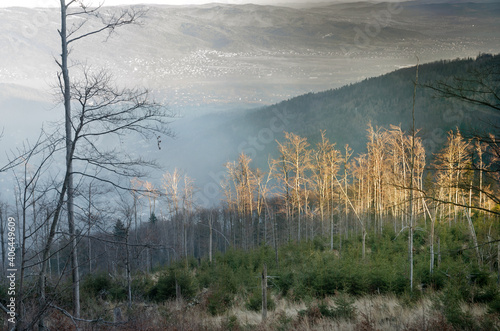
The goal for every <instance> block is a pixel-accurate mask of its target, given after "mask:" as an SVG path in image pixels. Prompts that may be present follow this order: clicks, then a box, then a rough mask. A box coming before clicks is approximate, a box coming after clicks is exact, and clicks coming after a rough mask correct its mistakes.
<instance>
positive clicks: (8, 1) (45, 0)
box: [0, 0, 333, 8]
mask: <svg viewBox="0 0 500 331" xmlns="http://www.w3.org/2000/svg"><path fill="white" fill-rule="evenodd" d="M323 1H324V0H319V1H318V0H288V1H286V0H85V3H87V4H92V5H97V4H99V3H100V2H104V3H105V5H106V6H117V5H130V4H139V3H147V4H164V5H190V4H203V3H211V2H219V3H234V4H242V3H266V4H272V3H283V2H301V3H308V2H323ZM331 2H333V1H331ZM59 4H60V2H59V0H0V8H5V7H58V6H59Z"/></svg>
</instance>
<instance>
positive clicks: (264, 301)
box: [262, 263, 267, 322]
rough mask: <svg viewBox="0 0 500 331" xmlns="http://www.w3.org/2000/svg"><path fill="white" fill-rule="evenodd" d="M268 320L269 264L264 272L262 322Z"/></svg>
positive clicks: (265, 265)
mask: <svg viewBox="0 0 500 331" xmlns="http://www.w3.org/2000/svg"><path fill="white" fill-rule="evenodd" d="M266 318H267V264H265V263H264V269H263V270H262V322H264V321H265V320H266Z"/></svg>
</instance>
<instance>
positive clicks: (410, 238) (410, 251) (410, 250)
mask: <svg viewBox="0 0 500 331" xmlns="http://www.w3.org/2000/svg"><path fill="white" fill-rule="evenodd" d="M417 84H418V58H417V73H416V78H415V86H414V90H413V107H412V111H411V114H412V133H411V136H412V141H411V161H410V162H411V163H410V203H409V208H408V213H409V216H410V226H409V235H408V254H409V255H410V257H409V258H410V291H413V222H414V217H413V177H414V173H415V169H414V168H415V134H416V132H415V98H416V94H417Z"/></svg>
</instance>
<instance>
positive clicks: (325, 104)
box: [226, 55, 500, 166]
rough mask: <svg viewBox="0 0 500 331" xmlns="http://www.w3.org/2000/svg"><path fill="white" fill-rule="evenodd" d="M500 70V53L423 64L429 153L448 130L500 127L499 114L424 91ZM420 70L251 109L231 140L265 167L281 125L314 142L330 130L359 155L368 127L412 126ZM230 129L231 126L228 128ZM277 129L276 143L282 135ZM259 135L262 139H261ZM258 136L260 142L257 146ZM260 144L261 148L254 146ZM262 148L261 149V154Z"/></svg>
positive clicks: (423, 123) (421, 113)
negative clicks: (477, 72)
mask: <svg viewBox="0 0 500 331" xmlns="http://www.w3.org/2000/svg"><path fill="white" fill-rule="evenodd" d="M494 66H497V67H498V66H500V55H496V56H488V55H483V56H480V57H478V58H477V59H464V60H454V61H439V62H433V63H429V64H424V65H420V66H419V72H418V75H419V77H418V83H419V86H418V88H417V93H416V104H415V121H416V127H417V129H420V132H419V135H420V136H421V137H422V138H423V140H424V144H425V145H426V147H427V153H428V155H431V153H435V152H437V150H435V149H436V148H441V146H442V143H443V142H444V139H445V135H446V132H447V131H449V130H451V129H454V128H456V127H458V128H459V129H461V130H462V131H466V132H471V131H473V130H487V128H488V126H489V125H490V124H492V123H500V114H492V113H490V112H487V111H485V109H481V108H478V107H474V106H471V105H467V104H464V103H461V102H458V101H455V100H446V99H442V98H436V97H435V94H434V92H433V91H432V90H430V89H428V88H424V87H422V85H425V84H432V83H435V82H438V81H449V80H452V79H453V77H467V76H468V75H470V73H471V71H472V70H481V71H485V72H488V71H490V70H491V68H493V67H494ZM415 74H416V68H415V67H412V68H405V69H400V70H397V71H394V72H392V73H389V74H386V75H383V76H380V77H376V78H370V79H366V80H364V81H362V82H360V83H357V84H352V85H348V86H344V87H342V88H339V89H334V90H329V91H325V92H321V93H309V94H306V95H302V96H299V97H296V98H293V99H290V100H287V101H283V102H281V103H279V104H276V105H273V106H270V107H265V108H261V109H257V110H252V111H248V112H247V113H246V114H245V115H244V116H242V118H241V119H238V120H235V121H234V122H233V124H232V125H231V126H230V127H229V130H230V132H228V134H229V135H231V136H237V137H239V138H238V139H236V141H240V142H242V143H240V144H238V145H239V146H240V148H239V149H240V150H244V151H246V152H247V153H250V154H252V153H253V152H257V153H256V156H257V157H256V159H257V162H258V164H259V165H260V166H262V165H263V164H265V162H266V160H267V155H268V154H269V153H271V154H275V153H276V143H275V142H274V141H273V142H268V143H266V141H268V140H269V139H267V137H268V133H269V132H271V131H273V130H269V128H270V129H275V128H277V127H279V126H281V125H282V123H283V121H282V120H281V118H282V116H287V117H286V118H287V119H286V120H285V122H286V123H285V125H283V129H284V130H285V131H291V132H294V133H296V134H299V135H301V136H304V137H307V138H308V140H309V143H311V144H314V143H315V142H317V141H318V139H319V137H320V130H326V132H327V136H328V137H329V139H330V141H332V142H336V143H337V146H338V148H343V146H344V145H345V144H349V145H350V146H351V147H353V148H354V152H355V154H357V153H359V152H363V151H364V150H365V145H366V129H367V126H368V123H370V122H371V123H372V125H373V126H374V127H375V126H384V127H387V128H388V127H389V125H391V124H393V125H401V126H402V128H403V130H406V131H409V129H410V128H411V122H412V118H411V111H412V100H413V89H414V81H415ZM226 128H227V126H226ZM275 131H276V130H274V131H273V135H274V138H275V139H280V137H281V136H282V135H281V134H280V133H277V132H275ZM259 133H260V135H261V137H260V140H259ZM252 137H257V143H254V144H253V143H252V141H251V139H252ZM256 144H258V145H259V146H257V147H255V146H256ZM261 147H264V148H262V149H261V150H259V149H260V148H261Z"/></svg>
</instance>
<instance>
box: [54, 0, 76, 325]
mask: <svg viewBox="0 0 500 331" xmlns="http://www.w3.org/2000/svg"><path fill="white" fill-rule="evenodd" d="M66 9H67V7H66V1H65V0H61V30H60V32H59V35H60V36H61V49H62V51H61V71H62V77H63V88H64V89H63V95H64V113H65V135H66V170H67V172H68V175H69V177H68V181H67V191H66V194H67V210H68V231H69V236H70V240H71V274H72V278H73V315H74V316H75V317H77V318H79V317H80V277H79V272H78V269H79V268H78V253H77V238H76V233H75V219H74V202H73V195H74V193H73V157H72V137H73V134H72V123H71V88H70V80H69V71H68V41H67V31H66V17H67V14H66Z"/></svg>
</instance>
